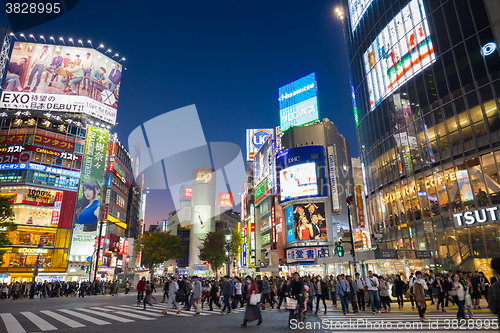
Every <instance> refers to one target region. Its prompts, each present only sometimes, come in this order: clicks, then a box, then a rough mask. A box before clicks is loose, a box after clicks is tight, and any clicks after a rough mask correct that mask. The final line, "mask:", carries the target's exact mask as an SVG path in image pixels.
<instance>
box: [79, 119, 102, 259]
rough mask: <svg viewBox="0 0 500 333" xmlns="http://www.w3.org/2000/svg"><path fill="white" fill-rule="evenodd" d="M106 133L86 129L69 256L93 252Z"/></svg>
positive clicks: (95, 128) (96, 129)
mask: <svg viewBox="0 0 500 333" xmlns="http://www.w3.org/2000/svg"><path fill="white" fill-rule="evenodd" d="M108 134H109V132H108V131H107V130H105V129H100V128H98V127H94V126H89V127H88V129H87V140H86V142H85V157H84V159H83V163H82V175H81V182H80V183H81V185H80V190H79V192H78V204H77V207H78V209H77V211H76V212H75V227H74V229H73V240H72V242H71V253H70V254H71V255H86V256H90V255H92V253H93V252H94V244H95V239H96V230H97V222H98V220H99V208H100V205H101V203H100V198H101V188H102V186H103V184H104V167H105V161H106V151H107V146H108Z"/></svg>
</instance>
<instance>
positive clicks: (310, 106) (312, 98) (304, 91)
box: [278, 73, 319, 132]
mask: <svg viewBox="0 0 500 333" xmlns="http://www.w3.org/2000/svg"><path fill="white" fill-rule="evenodd" d="M278 101H279V107H280V127H281V131H282V132H284V131H286V130H287V129H289V128H290V127H292V126H301V125H304V124H307V123H310V122H312V121H315V120H318V119H319V111H318V99H317V85H316V75H315V74H314V73H311V74H309V75H307V76H304V77H303V78H301V79H298V80H297V81H294V82H292V83H289V84H287V85H286V86H283V87H281V88H279V98H278Z"/></svg>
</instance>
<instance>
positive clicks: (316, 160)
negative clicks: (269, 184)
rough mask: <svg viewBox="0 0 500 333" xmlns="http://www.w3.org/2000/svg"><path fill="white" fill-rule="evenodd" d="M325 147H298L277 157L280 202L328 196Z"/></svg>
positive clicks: (284, 151)
mask: <svg viewBox="0 0 500 333" xmlns="http://www.w3.org/2000/svg"><path fill="white" fill-rule="evenodd" d="M324 165H325V155H324V148H323V146H307V147H296V148H291V149H287V150H283V151H281V152H280V153H279V154H278V155H277V157H276V168H277V170H278V187H279V200H280V202H284V201H287V200H292V199H300V198H309V197H317V196H328V190H329V186H328V181H327V180H326V172H325V169H324Z"/></svg>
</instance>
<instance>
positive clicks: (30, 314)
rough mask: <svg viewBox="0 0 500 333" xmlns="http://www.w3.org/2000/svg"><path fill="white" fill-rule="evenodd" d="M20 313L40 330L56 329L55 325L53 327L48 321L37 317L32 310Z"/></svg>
mask: <svg viewBox="0 0 500 333" xmlns="http://www.w3.org/2000/svg"><path fill="white" fill-rule="evenodd" d="M21 314H22V315H23V316H25V317H26V318H28V319H29V320H30V321H31V322H32V323H33V324H35V325H36V326H38V328H39V329H40V330H41V331H53V330H57V327H55V326H54V325H52V324H50V323H48V322H47V321H46V320H44V319H42V318H40V317H38V316H37V315H36V314H34V313H33V312H21Z"/></svg>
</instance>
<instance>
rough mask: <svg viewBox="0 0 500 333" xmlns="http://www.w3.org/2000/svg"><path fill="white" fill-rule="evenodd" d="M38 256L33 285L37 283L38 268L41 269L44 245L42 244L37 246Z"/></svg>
mask: <svg viewBox="0 0 500 333" xmlns="http://www.w3.org/2000/svg"><path fill="white" fill-rule="evenodd" d="M37 249H38V254H37V255H36V262H35V268H34V269H33V283H34V282H36V276H37V275H38V268H39V267H40V253H42V251H41V250H42V249H43V243H41V242H40V244H38V246H37Z"/></svg>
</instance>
